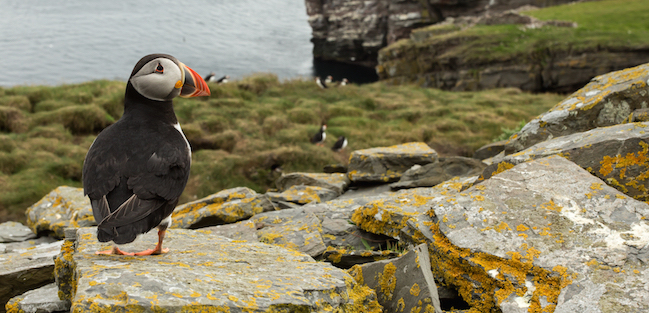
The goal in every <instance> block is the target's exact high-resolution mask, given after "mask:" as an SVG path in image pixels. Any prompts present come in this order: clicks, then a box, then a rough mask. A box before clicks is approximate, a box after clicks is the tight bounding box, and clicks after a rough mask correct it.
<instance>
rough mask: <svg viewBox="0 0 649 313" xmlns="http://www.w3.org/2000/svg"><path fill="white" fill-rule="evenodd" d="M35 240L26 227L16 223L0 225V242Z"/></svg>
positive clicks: (32, 233) (34, 236) (34, 235)
mask: <svg viewBox="0 0 649 313" xmlns="http://www.w3.org/2000/svg"><path fill="white" fill-rule="evenodd" d="M34 238H36V234H34V232H33V231H32V230H31V229H30V228H29V227H27V226H25V225H23V224H21V223H18V222H5V223H2V224H0V242H21V241H25V240H29V239H34Z"/></svg>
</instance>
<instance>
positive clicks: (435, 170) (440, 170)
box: [390, 156, 487, 190]
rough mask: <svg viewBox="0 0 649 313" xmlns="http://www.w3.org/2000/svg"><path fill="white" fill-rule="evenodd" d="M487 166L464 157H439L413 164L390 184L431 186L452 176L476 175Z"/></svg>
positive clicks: (392, 185)
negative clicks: (426, 162) (423, 163)
mask: <svg viewBox="0 0 649 313" xmlns="http://www.w3.org/2000/svg"><path fill="white" fill-rule="evenodd" d="M485 167H487V164H484V163H482V162H481V161H479V160H476V159H472V158H465V157H459V156H458V157H447V158H440V159H439V162H435V163H428V164H426V165H423V166H421V165H414V166H413V167H412V168H410V169H409V170H407V171H406V172H405V173H403V175H402V176H401V179H400V180H399V181H398V182H396V183H392V184H390V188H391V189H392V190H398V189H406V188H417V187H433V186H435V185H438V184H441V183H443V182H445V181H448V180H450V179H452V178H453V177H471V176H478V175H480V174H481V173H482V171H483V170H484V169H485ZM476 178H477V177H476Z"/></svg>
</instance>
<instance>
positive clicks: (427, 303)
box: [350, 244, 442, 313]
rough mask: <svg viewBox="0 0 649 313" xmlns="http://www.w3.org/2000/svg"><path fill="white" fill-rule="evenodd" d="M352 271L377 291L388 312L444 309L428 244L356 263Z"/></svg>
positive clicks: (431, 311) (440, 310) (358, 278)
mask: <svg viewBox="0 0 649 313" xmlns="http://www.w3.org/2000/svg"><path fill="white" fill-rule="evenodd" d="M350 273H351V274H352V276H354V278H355V279H356V281H357V282H358V283H359V284H365V285H367V286H368V287H370V288H372V289H374V290H375V291H376V295H377V297H378V301H379V303H380V304H381V305H382V306H383V309H384V311H385V312H430V313H433V312H434V313H442V309H441V308H440V303H439V297H438V295H437V285H436V284H435V279H434V278H433V273H432V272H431V270H430V257H429V256H428V247H427V246H426V244H421V245H418V246H416V247H415V248H414V249H413V250H411V251H409V252H408V253H406V254H405V255H403V256H402V257H400V258H398V259H392V260H384V261H377V262H372V263H367V264H363V265H356V266H354V267H353V268H352V269H351V270H350Z"/></svg>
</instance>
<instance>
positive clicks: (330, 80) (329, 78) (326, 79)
mask: <svg viewBox="0 0 649 313" xmlns="http://www.w3.org/2000/svg"><path fill="white" fill-rule="evenodd" d="M333 82H334V78H333V77H331V75H329V76H327V78H325V84H327V85H331V83H333Z"/></svg>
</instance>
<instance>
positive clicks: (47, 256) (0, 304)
mask: <svg viewBox="0 0 649 313" xmlns="http://www.w3.org/2000/svg"><path fill="white" fill-rule="evenodd" d="M62 243H63V241H57V242H53V243H49V244H42V245H38V246H35V247H30V248H26V249H16V250H14V251H12V252H10V253H5V254H0V282H2V283H0V311H4V308H5V303H7V301H9V299H11V298H12V297H14V296H17V295H20V294H22V293H24V292H26V291H29V290H32V289H35V288H38V287H41V286H43V285H46V284H48V283H51V282H53V281H54V274H53V271H54V259H53V258H54V256H56V255H57V254H58V253H59V250H60V248H61V244H62Z"/></svg>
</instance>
